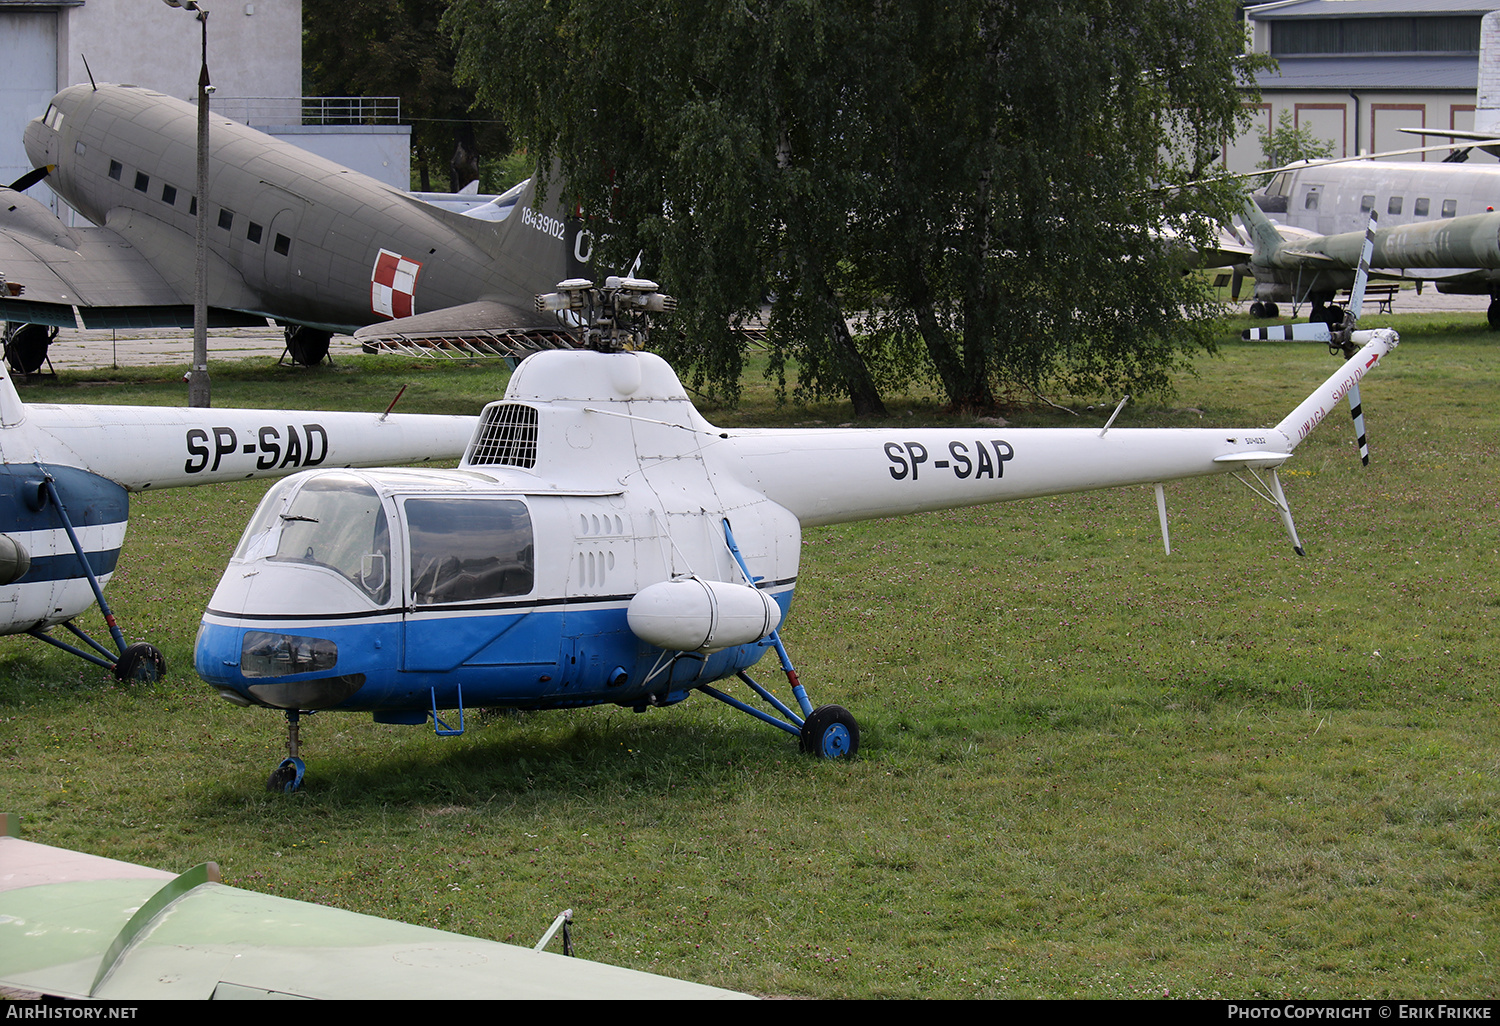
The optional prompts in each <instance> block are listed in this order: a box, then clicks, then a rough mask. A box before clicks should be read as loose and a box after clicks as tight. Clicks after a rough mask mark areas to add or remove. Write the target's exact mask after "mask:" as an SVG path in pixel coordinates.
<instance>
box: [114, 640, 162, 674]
mask: <svg viewBox="0 0 1500 1026" xmlns="http://www.w3.org/2000/svg"><path fill="white" fill-rule="evenodd" d="M166 675H167V660H166V658H165V657H164V656H163V655H162V654H161V650H160V649H159V648H157V647H156V646H155V645H144V644H142V645H131V646H130V647H129V648H127V649H126V650H125V651H124V652H123V653H122V654H121V655H120V661H119V662H117V663H115V679H116V680H138V681H141V682H143V683H149V682H151V681H154V680H161V679H162V678H163V677H165V676H166Z"/></svg>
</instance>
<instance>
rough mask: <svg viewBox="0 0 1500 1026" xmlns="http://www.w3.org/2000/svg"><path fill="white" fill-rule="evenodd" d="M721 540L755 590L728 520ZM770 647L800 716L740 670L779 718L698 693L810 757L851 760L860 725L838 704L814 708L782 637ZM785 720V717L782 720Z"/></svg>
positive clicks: (775, 635)
mask: <svg viewBox="0 0 1500 1026" xmlns="http://www.w3.org/2000/svg"><path fill="white" fill-rule="evenodd" d="M724 541H725V543H726V544H727V545H728V546H729V554H730V555H731V556H733V557H734V561H735V563H737V564H738V565H739V568H740V572H741V573H742V574H744V575H745V580H746V581H748V582H749V583H750V585H751V586H752V587H754V585H755V583H756V581H758V580H760V579H761V578H758V577H751V576H750V569H749V568H748V567H747V566H746V565H745V560H744V557H742V556H741V555H740V547H739V546H738V545H737V544H735V540H734V532H733V531H731V530H730V529H729V521H728V520H725V521H724ZM768 638H769V640H770V642H771V644H772V645H773V646H775V648H776V657H777V658H778V659H780V660H781V671H782V672H783V673H785V674H786V679H787V682H788V683H789V684H791V686H792V695H793V697H795V698H796V699H797V705H798V707H799V708H800V709H801V710H802V715H800V716H799V715H797V714H796V713H795V712H793V711H792V710H791V709H789V708H787V706H786V705H785V704H784V703H783V702H782V701H781V700H780V699H779V698H777V697H776V696H775V695H773V694H772V693H771V692H770V691H768V690H767V689H766V688H764V687H762V686H761V685H760V684H759V683H758V682H756V681H755V679H754V678H752V677H751V676H750V675H749V674H748V673H746V672H744V671H743V670H741V671H740V672H739V673H738V674H736V676H738V677H739V679H740V680H742V681H744V682H745V684H746V685H747V686H748V687H749V688H750V690H752V691H754V692H755V693H756V694H757V695H759V696H760V697H761V699H762V700H763V701H765V702H766V704H768V705H770V706H771V707H773V708H774V709H775V710H776V711H777V712H778V713H780V714H781V717H777V716H773V715H771V714H770V713H767V712H763V711H762V710H760V709H757V708H755V707H754V706H751V705H746V704H745V703H744V702H741V701H740V700H739V699H737V698H734V697H733V696H731V695H727V694H725V693H724V692H722V691H720V690H719V689H718V688H715V687H710V686H709V685H707V684H699V685H698V686H697V687H698V690H699V691H701V692H703V693H704V694H705V695H709V696H711V697H713V698H717V699H718V700H719V701H721V702H723V703H724V704H725V705H727V706H730V707H731V708H734V709H738V710H739V711H740V712H743V713H749V714H750V715H751V716H754V717H755V718H756V719H758V720H761V721H763V722H765V723H769V724H770V725H771V726H773V727H775V728H777V729H778V730H784V731H786V732H787V733H788V734H792V735H794V736H795V737H796V738H797V743H798V747H799V748H800V749H801V750H802V751H803V752H806V753H807V754H809V755H816V756H819V757H821V758H824V759H850V758H853V757H854V755H855V753H856V752H858V751H859V724H858V723H856V722H855V719H854V717H853V715H851V714H850V712H849V710H848V709H845V708H844V707H843V706H841V705H821V706H818V708H816V709H814V708H813V704H812V702H811V701H809V700H808V697H807V691H806V689H804V688H803V687H802V682H801V681H800V680H798V679H797V669H796V667H794V666H793V665H792V657H791V656H789V655H788V654H787V651H786V646H785V645H783V644H782V643H781V634H780V633H779V632H778V631H772V632H771V633H770V635H769V636H768ZM782 717H784V718H782Z"/></svg>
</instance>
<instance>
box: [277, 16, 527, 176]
mask: <svg viewBox="0 0 1500 1026" xmlns="http://www.w3.org/2000/svg"><path fill="white" fill-rule="evenodd" d="M447 8H448V0H349V2H347V3H339V4H328V3H310V4H304V5H303V7H302V24H303V35H302V53H303V68H304V71H303V73H304V75H305V76H306V78H307V80H308V88H309V90H310V91H311V92H312V93H314V94H316V95H322V96H399V97H401V110H402V116H403V117H404V118H406V119H407V120H409V121H411V123H412V153H413V155H414V157H415V158H416V159H415V162H414V163H415V166H414V168H413V177H414V179H415V181H416V187H417V188H420V189H421V190H423V191H429V190H430V189H431V187H432V181H431V178H432V172H433V170H434V169H446V170H447V171H448V172H449V173H448V174H447V175H446V176H445V179H446V180H445V181H443V182H442V184H441V186H440V188H447V189H448V190H450V191H453V192H457V191H458V190H459V189H461V188H462V187H463V186H465V185H467V184H468V183H469V182H470V181H472V180H473V179H474V178H476V177H479V172H480V162H479V161H480V155H481V153H488V154H494V153H505V152H506V151H508V150H509V149H510V139H509V136H508V134H507V132H506V130H505V127H504V125H503V124H502V123H501V121H500V120H499V119H498V118H497V117H496V116H495V115H494V114H493V112H491V111H487V110H484V109H482V108H481V109H476V108H475V103H474V92H473V90H472V89H465V88H461V87H459V86H457V85H455V84H454V81H453V63H454V48H453V41H452V40H451V39H450V38H449V37H448V35H447V34H446V33H444V32H443V31H442V30H441V22H442V18H443V14H444V13H445V12H446V10H447ZM523 177H524V176H523Z"/></svg>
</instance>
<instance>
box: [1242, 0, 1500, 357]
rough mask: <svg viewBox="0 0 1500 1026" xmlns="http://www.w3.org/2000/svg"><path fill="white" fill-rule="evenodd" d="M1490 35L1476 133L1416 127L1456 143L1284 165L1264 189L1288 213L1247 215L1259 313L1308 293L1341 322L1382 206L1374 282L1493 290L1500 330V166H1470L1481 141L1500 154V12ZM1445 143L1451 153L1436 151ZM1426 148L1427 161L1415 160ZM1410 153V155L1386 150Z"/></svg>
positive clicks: (1491, 21) (1265, 204)
mask: <svg viewBox="0 0 1500 1026" xmlns="http://www.w3.org/2000/svg"><path fill="white" fill-rule="evenodd" d="M1480 38H1481V45H1480V53H1479V88H1478V90H1477V92H1476V95H1475V110H1474V128H1473V130H1462V129H1456V128H1449V129H1442V130H1429V129H1425V128H1404V129H1402V131H1404V132H1408V133H1411V134H1413V135H1419V136H1423V137H1425V138H1429V139H1447V140H1449V143H1448V144H1447V145H1440V146H1425V147H1422V148H1420V149H1416V150H1405V151H1399V153H1388V154H1377V155H1375V158H1374V159H1367V158H1363V157H1355V158H1352V159H1339V160H1319V161H1307V162H1304V163H1301V164H1296V165H1292V166H1290V167H1286V168H1282V169H1280V170H1278V171H1277V172H1276V173H1275V174H1274V176H1273V177H1272V178H1271V180H1270V182H1269V183H1267V185H1266V186H1265V188H1263V189H1262V190H1260V191H1259V192H1257V193H1254V194H1253V198H1254V199H1255V202H1256V204H1257V205H1258V206H1259V208H1260V210H1261V211H1263V212H1264V213H1266V214H1268V215H1269V216H1270V217H1272V218H1274V219H1275V220H1276V221H1277V222H1278V226H1277V227H1278V233H1276V234H1271V235H1267V234H1265V233H1264V232H1257V231H1256V230H1255V228H1254V227H1253V226H1252V225H1250V224H1249V222H1248V220H1247V223H1246V227H1248V228H1251V235H1252V238H1253V239H1254V240H1255V242H1256V250H1255V252H1254V255H1253V257H1252V259H1251V260H1250V261H1249V263H1248V264H1240V265H1238V266H1237V267H1236V272H1237V274H1236V285H1238V280H1239V278H1240V277H1242V276H1244V275H1249V274H1253V275H1254V277H1255V283H1256V284H1255V296H1254V302H1253V303H1252V304H1251V307H1250V312H1251V313H1252V314H1253V315H1255V316H1267V317H1275V316H1277V315H1278V314H1279V310H1278V308H1277V306H1276V304H1277V303H1278V302H1288V301H1289V302H1291V303H1292V304H1293V305H1294V306H1295V305H1297V304H1300V303H1304V302H1306V303H1311V304H1312V307H1313V313H1312V317H1313V319H1314V320H1326V321H1328V323H1330V324H1334V323H1338V322H1339V321H1340V320H1341V319H1342V311H1339V310H1337V309H1336V308H1331V306H1330V304H1331V302H1332V300H1333V299H1334V297H1335V295H1336V294H1337V290H1338V289H1341V288H1348V287H1349V285H1348V282H1349V281H1351V280H1352V279H1353V276H1354V269H1355V264H1356V263H1357V261H1358V254H1359V249H1360V242H1361V240H1362V239H1363V237H1364V230H1365V225H1366V224H1367V223H1368V222H1369V220H1370V217H1371V215H1372V214H1374V215H1377V216H1378V217H1379V219H1380V224H1381V225H1382V227H1381V230H1380V232H1379V233H1378V234H1377V236H1376V240H1375V256H1374V266H1373V267H1372V268H1371V273H1370V277H1371V279H1372V280H1375V281H1380V280H1385V281H1416V282H1417V283H1418V286H1419V287H1420V286H1421V284H1422V283H1426V282H1430V283H1434V284H1435V285H1436V286H1437V289H1438V291H1439V292H1447V293H1456V294H1459V295H1476V296H1484V295H1487V296H1489V297H1490V308H1489V321H1490V327H1492V328H1500V245H1497V231H1500V218H1496V217H1494V216H1493V215H1494V214H1495V211H1496V208H1497V207H1500V165H1496V164H1494V163H1480V164H1469V163H1465V161H1466V160H1467V159H1468V157H1469V155H1470V153H1471V152H1472V151H1473V150H1475V149H1478V150H1481V151H1484V152H1486V153H1489V154H1490V155H1491V156H1500V144H1497V139H1500V106H1497V104H1500V49H1497V48H1496V47H1493V46H1488V45H1485V42H1484V41H1486V40H1490V39H1495V38H1500V12H1492V13H1490V14H1487V15H1485V16H1484V18H1483V19H1482V27H1481V31H1480ZM1442 150H1447V151H1448V153H1447V155H1446V156H1445V157H1442V158H1436V157H1435V158H1434V159H1433V160H1428V159H1427V158H1426V156H1425V154H1427V153H1429V152H1433V151H1442ZM1419 153H1420V154H1424V156H1423V158H1422V159H1421V160H1416V159H1412V158H1413V157H1415V155H1416V154H1419ZM1398 155H1399V156H1403V157H1405V158H1407V159H1403V160H1382V159H1379V158H1381V157H1394V156H1398ZM1485 215H1490V216H1488V217H1487V216H1485ZM1247 255H1248V253H1247ZM1236 291H1238V289H1236Z"/></svg>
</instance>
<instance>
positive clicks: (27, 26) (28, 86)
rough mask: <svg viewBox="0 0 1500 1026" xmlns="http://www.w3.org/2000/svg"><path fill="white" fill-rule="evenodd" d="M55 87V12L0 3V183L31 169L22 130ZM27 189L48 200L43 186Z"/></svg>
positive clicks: (42, 108)
mask: <svg viewBox="0 0 1500 1026" xmlns="http://www.w3.org/2000/svg"><path fill="white" fill-rule="evenodd" d="M56 92H57V12H56V11H35V10H33V11H6V10H3V9H0V185H9V184H10V183H11V182H14V181H15V180H16V179H17V178H20V177H21V176H22V175H24V174H25V173H26V172H27V171H30V170H31V162H30V161H28V160H27V159H26V148H25V147H24V146H22V145H21V136H22V135H23V134H24V133H25V131H26V123H27V122H28V121H30V120H31V119H32V118H39V117H41V116H42V115H43V114H45V113H46V111H47V102H48V101H49V100H51V99H52V97H53V94H55V93H56ZM27 195H29V196H32V197H34V198H36V199H39V200H42V201H43V202H50V201H51V199H52V194H51V192H50V191H49V190H48V189H47V188H46V187H45V186H37V187H34V188H32V189H31V191H30V192H28V193H27Z"/></svg>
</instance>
